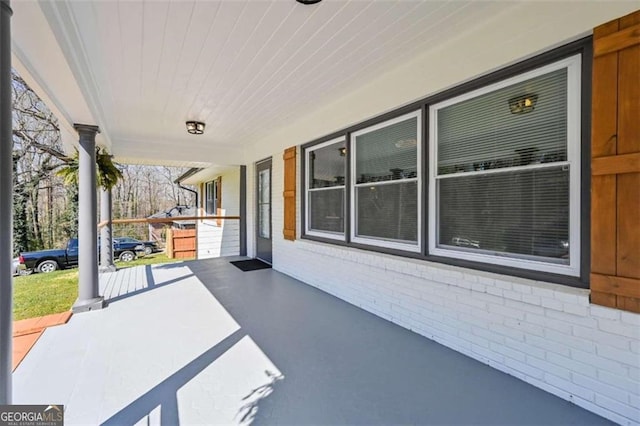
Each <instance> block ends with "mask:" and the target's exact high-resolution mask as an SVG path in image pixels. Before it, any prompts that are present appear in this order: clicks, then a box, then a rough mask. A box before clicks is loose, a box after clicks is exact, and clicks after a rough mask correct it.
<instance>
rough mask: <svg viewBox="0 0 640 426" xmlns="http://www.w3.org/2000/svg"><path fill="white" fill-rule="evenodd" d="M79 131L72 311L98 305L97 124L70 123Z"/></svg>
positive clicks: (99, 306) (89, 309)
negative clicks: (75, 293)
mask: <svg viewBox="0 0 640 426" xmlns="http://www.w3.org/2000/svg"><path fill="white" fill-rule="evenodd" d="M73 127H74V128H75V129H76V131H77V132H78V134H79V135H80V149H79V158H78V248H79V250H78V268H79V275H80V277H79V280H78V299H77V300H76V303H74V304H73V307H72V308H71V310H72V311H73V312H74V313H78V312H85V311H91V310H94V309H101V308H103V307H104V306H105V304H104V299H103V298H102V297H101V296H100V295H99V290H98V227H97V226H98V211H97V210H98V205H97V204H98V194H97V185H96V134H97V133H98V132H99V131H100V129H99V128H98V127H97V126H90V125H87V124H74V126H73Z"/></svg>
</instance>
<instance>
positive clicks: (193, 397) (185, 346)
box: [14, 258, 608, 425]
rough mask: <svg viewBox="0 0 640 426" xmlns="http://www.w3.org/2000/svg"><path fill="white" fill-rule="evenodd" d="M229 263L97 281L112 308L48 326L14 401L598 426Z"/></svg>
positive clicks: (150, 419) (108, 414) (293, 286)
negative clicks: (62, 324) (109, 300)
mask: <svg viewBox="0 0 640 426" xmlns="http://www.w3.org/2000/svg"><path fill="white" fill-rule="evenodd" d="M229 260H231V259H229V258H227V259H211V260H203V261H195V262H188V263H183V264H174V265H159V266H154V267H146V268H145V267H139V268H132V269H131V270H123V271H118V272H117V273H114V274H109V275H107V274H105V275H103V276H102V282H101V288H102V289H103V291H104V293H105V294H106V295H108V296H109V298H110V299H111V304H110V306H109V307H108V308H107V309H104V310H102V311H97V312H90V313H86V314H81V315H75V316H73V317H72V319H71V321H70V323H69V324H67V325H65V326H62V327H57V328H51V329H48V330H47V331H46V332H45V334H44V335H43V336H42V338H41V339H40V341H39V342H38V343H37V344H36V346H35V347H34V349H33V350H32V351H31V352H30V353H29V355H28V356H27V357H26V358H25V360H24V361H23V362H22V364H21V365H20V366H19V368H18V370H17V371H16V373H15V374H14V381H15V403H43V404H49V403H64V404H65V405H66V407H65V416H66V420H67V422H66V423H67V424H99V423H102V424H113V425H116V424H118V425H120V424H136V423H138V424H160V423H162V424H178V423H181V424H248V423H254V424H286V425H289V424H291V425H300V424H332V425H333V424H367V425H371V424H385V425H388V424H429V425H434V424H443V425H457V424H487V425H497V424H509V425H520V424H522V425H524V424H527V425H567V424H576V425H586V424H608V422H607V421H606V420H604V419H602V418H600V417H598V416H596V415H594V414H591V413H589V412H587V411H585V410H583V409H581V408H579V407H577V406H574V405H572V404H570V403H568V402H566V401H563V400H561V399H559V398H557V397H554V396H552V395H550V394H548V393H546V392H543V391H541V390H538V389H536V388H534V387H532V386H530V385H528V384H526V383H524V382H522V381H520V380H518V379H515V378H513V377H510V376H508V375H506V374H503V373H501V372H498V371H497V370H494V369H492V368H490V367H488V366H485V365H483V364H481V363H479V362H477V361H474V360H472V359H470V358H467V357H465V356H463V355H460V354H458V353H456V352H454V351H452V350H449V349H447V348H445V347H443V346H441V345H439V344H437V343H434V342H432V341H430V340H428V339H426V338H423V337H421V336H419V335H417V334H414V333H412V332H410V331H408V330H405V329H403V328H401V327H398V326H396V325H394V324H391V323H389V322H388V321H385V320H383V319H380V318H378V317H376V316H374V315H372V314H369V313H367V312H365V311H362V310H361V309H358V308H356V307H354V306H352V305H349V304H347V303H346V302H343V301H341V300H340V299H337V298H335V297H333V296H330V295H328V294H326V293H323V292H322V291H320V290H317V289H315V288H313V287H310V286H307V285H305V284H303V283H301V282H299V281H297V280H294V279H292V278H290V277H288V276H285V275H283V274H280V273H278V272H276V271H273V270H270V269H267V270H259V271H251V272H242V271H240V270H239V269H237V268H235V267H234V266H232V265H230V264H229V263H228V261H229Z"/></svg>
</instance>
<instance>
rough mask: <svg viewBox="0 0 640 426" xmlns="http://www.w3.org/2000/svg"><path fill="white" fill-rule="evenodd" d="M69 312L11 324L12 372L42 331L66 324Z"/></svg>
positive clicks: (69, 316)
mask: <svg viewBox="0 0 640 426" xmlns="http://www.w3.org/2000/svg"><path fill="white" fill-rule="evenodd" d="M71 315H72V313H71V311H68V312H61V313H59V314H51V315H46V316H44V317H37V318H29V319H25V320H20V321H14V322H13V371H15V370H16V368H17V367H18V365H19V364H20V362H22V360H23V359H24V357H25V356H27V354H28V353H29V351H30V350H31V348H32V347H33V345H35V343H36V342H37V341H38V339H39V338H40V336H41V335H42V333H43V332H44V329H45V328H47V327H53V326H56V325H61V324H66V323H67V322H68V321H69V318H71Z"/></svg>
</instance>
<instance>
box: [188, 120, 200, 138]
mask: <svg viewBox="0 0 640 426" xmlns="http://www.w3.org/2000/svg"><path fill="white" fill-rule="evenodd" d="M186 124H187V132H189V133H190V134H192V135H201V134H203V133H204V123H203V122H201V121H187V123H186Z"/></svg>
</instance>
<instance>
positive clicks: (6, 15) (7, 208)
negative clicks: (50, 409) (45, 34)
mask: <svg viewBox="0 0 640 426" xmlns="http://www.w3.org/2000/svg"><path fill="white" fill-rule="evenodd" d="M11 15H12V11H11V7H10V5H9V0H0V405H5V404H11V400H12V397H11V392H12V391H11V360H12V356H13V277H12V274H11V261H12V258H13V218H12V215H13V164H12V161H13V155H12V149H13V144H12V143H11V141H12V129H11V121H12V120H11V116H12V107H11V28H10V23H11Z"/></svg>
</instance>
